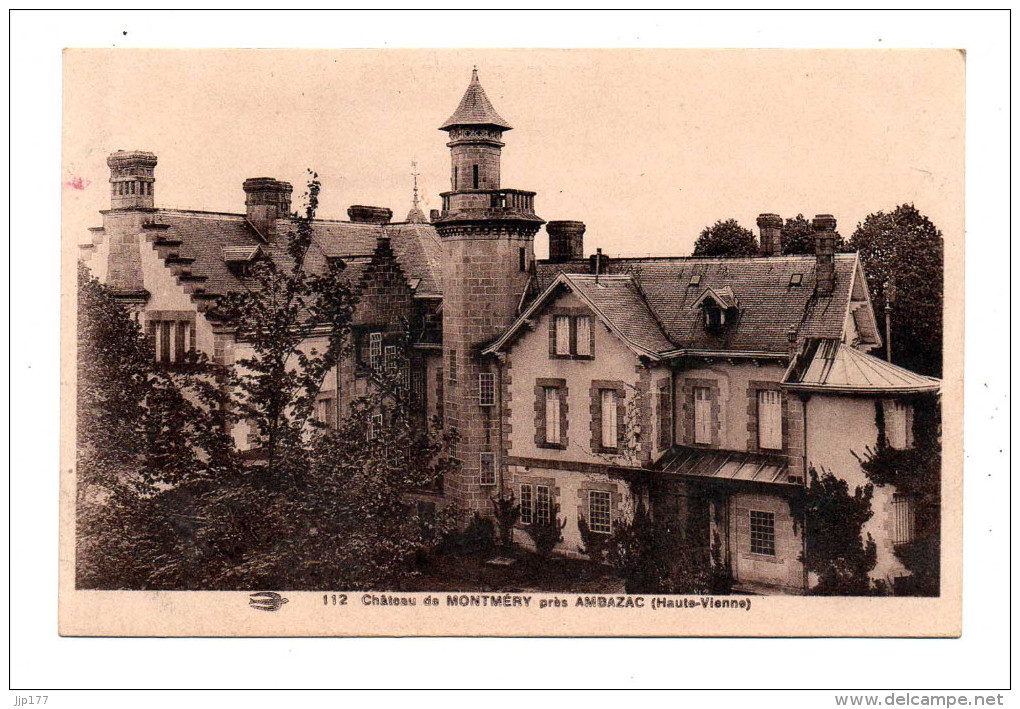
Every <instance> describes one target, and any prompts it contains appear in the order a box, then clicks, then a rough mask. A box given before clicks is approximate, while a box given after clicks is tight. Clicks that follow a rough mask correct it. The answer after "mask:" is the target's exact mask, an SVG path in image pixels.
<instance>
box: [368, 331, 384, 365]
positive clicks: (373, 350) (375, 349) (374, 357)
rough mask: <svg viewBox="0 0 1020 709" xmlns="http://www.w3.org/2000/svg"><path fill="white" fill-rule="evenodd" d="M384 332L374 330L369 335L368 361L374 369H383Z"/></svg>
mask: <svg viewBox="0 0 1020 709" xmlns="http://www.w3.org/2000/svg"><path fill="white" fill-rule="evenodd" d="M382 352H383V349H382V333H381V332H373V333H371V334H369V336H368V363H369V364H370V365H371V367H372V369H376V370H379V369H382Z"/></svg>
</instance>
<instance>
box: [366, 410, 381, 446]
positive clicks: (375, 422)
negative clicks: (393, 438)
mask: <svg viewBox="0 0 1020 709" xmlns="http://www.w3.org/2000/svg"><path fill="white" fill-rule="evenodd" d="M382 426H383V415H382V414H372V417H371V418H370V419H369V420H368V440H370V441H374V440H375V439H377V438H378V437H379V434H381V433H382Z"/></svg>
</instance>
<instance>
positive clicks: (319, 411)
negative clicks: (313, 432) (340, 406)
mask: <svg viewBox="0 0 1020 709" xmlns="http://www.w3.org/2000/svg"><path fill="white" fill-rule="evenodd" d="M315 420H316V421H318V422H319V423H322V424H325V425H326V426H329V427H330V428H332V427H333V399H318V400H317V401H316V402H315Z"/></svg>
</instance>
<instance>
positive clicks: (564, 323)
mask: <svg viewBox="0 0 1020 709" xmlns="http://www.w3.org/2000/svg"><path fill="white" fill-rule="evenodd" d="M553 323H554V326H555V328H556V333H555V337H556V354H557V355H561V356H565V355H569V354H570V316H569V315H557V316H556V317H555V318H553Z"/></svg>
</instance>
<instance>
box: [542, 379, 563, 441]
mask: <svg viewBox="0 0 1020 709" xmlns="http://www.w3.org/2000/svg"><path fill="white" fill-rule="evenodd" d="M542 392H543V395H544V396H545V442H546V443H553V444H556V445H559V444H560V390H559V389H558V388H557V387H543V388H542Z"/></svg>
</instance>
